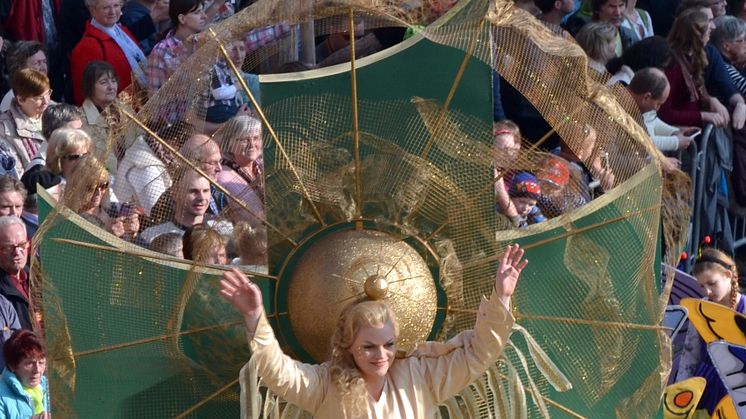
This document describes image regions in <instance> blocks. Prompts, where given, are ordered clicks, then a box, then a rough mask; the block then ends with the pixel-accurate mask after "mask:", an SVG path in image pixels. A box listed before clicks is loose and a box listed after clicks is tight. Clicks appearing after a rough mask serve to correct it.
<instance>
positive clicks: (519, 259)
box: [495, 244, 528, 308]
mask: <svg viewBox="0 0 746 419" xmlns="http://www.w3.org/2000/svg"><path fill="white" fill-rule="evenodd" d="M523 253H524V252H523V249H521V247H520V246H518V245H517V244H514V245H512V246H508V247H507V248H506V249H505V253H503V256H502V258H501V259H500V266H498V267H497V275H495V293H496V294H497V296H498V297H499V298H500V301H502V302H503V305H505V307H508V308H509V307H510V297H512V296H513V293H514V292H515V286H516V284H517V283H518V277H519V276H520V275H521V271H523V268H525V267H526V265H527V264H528V260H527V259H523Z"/></svg>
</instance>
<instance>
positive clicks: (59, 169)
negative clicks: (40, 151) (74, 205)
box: [46, 128, 92, 178]
mask: <svg viewBox="0 0 746 419" xmlns="http://www.w3.org/2000/svg"><path fill="white" fill-rule="evenodd" d="M91 144H92V140H91V137H90V136H88V134H86V132H85V131H83V130H79V129H74V128H60V129H58V130H56V131H54V132H53V133H52V137H51V138H50V139H49V145H48V146H47V162H46V166H47V169H49V171H50V172H52V173H54V174H56V175H61V176H62V177H63V178H67V177H68V176H70V174H71V173H72V170H73V169H74V168H75V166H76V165H77V164H78V160H80V159H81V158H82V157H85V156H87V155H88V153H89V151H90V149H91Z"/></svg>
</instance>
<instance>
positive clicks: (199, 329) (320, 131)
mask: <svg viewBox="0 0 746 419" xmlns="http://www.w3.org/2000/svg"><path fill="white" fill-rule="evenodd" d="M433 3H435V4H433ZM440 3H441V2H437V1H436V2H431V1H405V2H388V1H378V0H351V1H333V0H323V1H322V0H260V1H257V2H255V3H253V4H252V5H250V6H249V7H247V8H246V9H244V10H242V11H240V12H239V13H237V14H236V15H234V16H232V17H229V18H227V19H225V20H223V21H222V22H220V23H218V24H215V25H214V26H211V27H210V29H209V30H207V31H205V32H204V33H202V34H201V36H200V38H199V39H198V40H196V41H195V43H194V48H195V51H194V52H193V53H192V54H191V55H190V56H189V58H187V59H186V60H185V61H184V62H183V63H182V64H181V66H180V67H179V69H178V71H177V72H176V73H175V74H174V75H173V76H172V77H171V78H170V79H169V80H168V82H166V83H165V85H164V86H163V87H161V88H160V89H159V90H158V91H157V92H156V93H155V94H154V95H153V96H152V97H151V98H150V99H149V100H148V101H147V102H146V103H144V104H140V103H138V97H139V96H137V94H133V96H132V97H130V99H131V100H130V102H131V104H132V107H133V108H134V109H137V112H136V113H135V112H133V111H129V110H127V109H124V108H122V109H117V110H116V112H115V111H112V113H113V114H117V116H118V120H119V124H118V125H117V129H115V130H113V134H112V141H111V143H112V146H114V145H115V144H116V143H117V142H118V141H120V139H121V138H124V137H126V136H136V135H143V136H150V137H151V139H152V140H153V141H155V142H157V144H159V145H160V146H162V147H163V148H164V149H166V150H169V152H171V153H172V155H173V156H174V164H175V165H180V166H184V165H186V166H190V165H192V166H193V165H194V162H190V161H188V159H185V158H183V156H181V155H180V154H179V153H178V150H176V149H175V148H174V145H173V144H172V143H170V142H169V139H168V138H163V136H162V135H161V134H159V133H163V132H165V131H167V129H168V128H169V127H171V126H175V125H176V124H177V123H179V122H182V121H186V122H189V123H191V124H193V125H195V126H198V127H201V126H202V125H203V122H204V118H205V106H206V105H205V103H206V102H207V100H206V95H209V91H210V83H211V81H212V78H211V76H210V74H211V69H212V68H213V67H214V66H215V65H216V64H219V63H222V64H224V65H228V67H229V68H230V70H231V72H232V74H234V75H239V74H241V73H242V72H243V71H247V70H252V69H257V68H267V67H271V66H273V65H277V64H282V63H283V62H287V61H292V60H294V59H297V56H298V53H297V49H298V48H299V47H298V45H299V37H300V33H301V32H302V29H303V28H308V25H309V23H311V24H312V25H313V26H312V27H313V29H314V31H315V34H316V36H321V35H326V34H333V33H347V34H350V33H354V32H355V30H354V29H351V28H355V27H356V26H363V27H364V30H365V31H368V33H370V32H372V31H375V30H379V29H381V30H383V29H385V28H400V29H402V33H403V32H404V29H405V28H409V30H410V31H412V32H414V33H413V35H412V36H411V37H409V38H408V39H406V40H405V41H403V42H401V43H399V44H397V45H395V46H393V47H390V48H387V49H383V50H382V51H379V52H376V53H373V54H371V55H369V56H367V57H364V58H363V57H360V58H357V59H352V60H351V61H350V62H345V63H343V64H338V65H334V66H330V67H326V68H320V69H314V70H309V71H303V72H297V73H285V74H270V75H261V76H260V77H259V82H260V83H259V85H260V93H261V94H260V95H256V94H254V93H252V92H251V89H249V88H248V86H247V85H246V84H245V83H243V82H241V83H239V84H240V85H241V86H240V89H239V92H240V94H244V95H246V97H247V99H248V100H249V101H250V102H251V104H252V106H253V107H254V109H255V112H256V114H257V117H258V118H259V119H260V120H261V121H262V124H263V127H264V129H263V137H264V164H265V173H264V191H265V193H264V208H263V214H259V213H256V211H252V209H251V208H249V207H248V206H247V205H245V203H242V202H243V201H242V199H241V196H233V195H231V194H230V193H228V194H227V198H228V199H229V200H230V204H231V206H233V207H234V208H236V207H237V208H238V210H234V211H231V212H230V213H228V212H226V213H222V214H221V217H222V218H224V219H227V220H230V221H234V222H235V221H237V217H239V218H240V217H245V218H247V219H248V218H251V219H253V220H257V221H258V224H257V226H258V228H263V229H266V231H267V237H268V241H267V247H268V254H269V261H268V263H269V265H268V273H266V274H261V273H259V272H254V271H250V272H247V273H248V274H250V275H252V277H253V279H254V281H255V282H256V283H257V284H259V285H260V287H261V288H262V291H263V293H264V301H265V309H266V312H267V315H268V318H269V319H270V322H271V323H272V326H273V327H274V328H275V331H276V335H277V336H278V339H279V340H280V342H281V345H282V347H283V349H284V350H285V351H286V352H287V353H288V354H290V355H291V356H293V357H295V358H296V359H300V360H303V361H305V362H323V361H324V359H325V357H326V356H327V354H328V342H329V336H330V335H331V330H332V328H333V327H334V323H335V320H336V318H337V315H338V313H339V312H340V311H341V310H342V308H343V307H344V306H345V305H346V304H348V303H349V302H350V301H353V300H355V299H359V298H373V299H383V300H385V301H387V302H388V303H390V304H391V305H392V307H393V308H394V311H395V312H396V314H397V317H398V318H399V321H400V329H401V330H402V336H401V339H400V346H401V349H402V350H408V349H411V348H412V347H413V345H414V344H415V343H416V342H418V341H422V340H425V339H431V340H441V341H442V340H445V339H447V338H449V337H452V336H454V335H455V334H457V333H458V332H460V331H462V330H465V329H468V328H471V327H472V325H473V323H474V319H475V313H476V311H475V310H476V308H477V307H478V304H479V301H480V298H481V296H482V295H483V294H488V293H489V292H490V289H491V287H492V284H493V278H494V274H495V269H496V266H497V263H498V261H497V259H498V255H500V254H501V252H502V249H503V248H504V247H505V246H506V245H507V244H510V243H520V244H521V245H522V246H523V247H524V248H526V249H527V253H526V254H527V258H528V259H529V260H530V261H531V263H530V264H529V266H528V268H526V270H525V271H524V273H523V275H522V280H521V282H520V286H519V289H518V291H517V294H516V295H515V297H514V300H513V303H514V316H515V318H516V320H517V326H516V331H515V333H513V335H512V338H511V343H510V344H509V345H508V346H507V347H506V348H505V352H504V354H503V356H502V357H501V359H500V361H499V362H498V363H496V364H495V365H494V366H493V367H492V368H490V370H489V371H488V372H487V373H486V374H485V375H484V376H483V377H482V379H480V380H479V381H477V382H475V383H474V384H473V385H471V386H470V387H468V388H467V389H465V390H464V391H463V392H462V393H461V394H460V395H458V396H456V397H454V398H453V399H452V400H450V401H449V402H448V403H446V404H445V405H444V406H442V408H441V412H442V415H443V417H451V418H457V417H480V418H484V417H501V418H504V417H575V418H579V417H598V413H599V412H604V416H608V417H612V416H616V417H619V418H626V417H641V418H648V417H651V416H652V415H654V414H656V412H658V411H659V409H660V406H661V401H662V397H663V392H664V386H665V384H666V380H667V375H668V371H669V369H670V345H669V338H668V337H667V335H666V329H665V328H663V327H661V326H660V322H661V320H662V318H663V313H664V308H665V303H666V301H667V296H666V294H667V291H666V290H665V289H663V290H662V289H661V285H660V284H661V282H662V281H661V278H659V276H658V274H657V272H658V269H657V268H656V267H657V266H660V262H661V253H660V241H659V237H660V232H661V231H662V232H663V236H664V237H665V240H666V244H667V245H668V246H669V247H670V248H676V247H677V246H680V245H681V243H682V240H683V234H682V231H683V228H684V226H685V225H686V223H687V219H686V216H685V214H686V213H687V212H686V204H687V202H688V191H689V186H688V183H687V180H686V179H685V178H684V177H683V175H682V174H681V173H678V172H674V173H669V174H667V175H665V176H663V175H662V174H661V170H660V166H659V155H658V153H657V151H656V150H655V149H654V147H653V145H652V143H651V142H650V140H649V138H648V137H647V136H646V134H645V132H644V129H643V128H642V127H641V126H640V125H639V124H638V122H637V121H638V120H640V117H639V113H638V112H637V111H636V110H635V107H634V103H633V102H632V101H631V98H630V97H629V96H628V95H626V93H625V92H624V90H623V89H622V88H620V87H607V86H605V85H604V80H602V77H600V76H599V75H598V74H596V73H594V72H595V70H593V69H591V68H589V67H588V59H587V57H586V56H585V54H584V53H583V51H582V50H581V48H580V47H578V46H577V45H576V44H575V43H573V42H572V41H568V40H567V38H565V37H564V36H562V35H561V34H557V33H556V32H554V31H552V30H549V29H547V28H546V27H544V26H543V25H542V24H541V23H539V22H538V21H537V20H536V19H534V18H533V17H532V16H530V15H529V14H527V13H526V12H524V11H523V10H520V9H518V8H517V7H515V5H514V4H513V3H512V2H509V1H502V0H497V1H495V2H484V1H469V0H462V1H460V2H458V3H456V4H455V5H454V6H453V7H452V8H450V10H448V11H447V12H445V13H443V10H441V9H440V8H438V7H434V6H435V5H439V4H440ZM441 14H442V15H441ZM423 23H424V24H426V25H423ZM279 24H282V25H287V26H288V27H289V28H291V31H290V34H289V35H288V36H286V37H283V38H281V39H279V40H274V41H272V42H269V43H267V44H266V45H263V46H261V47H260V48H258V49H256V50H253V51H249V53H248V55H247V56H246V57H245V58H244V59H243V60H242V61H240V62H234V61H235V58H233V57H231V53H230V45H232V44H233V43H234V42H243V41H244V40H245V39H246V37H247V35H248V34H250V33H251V31H252V30H254V29H257V28H262V27H266V26H269V25H279ZM348 38H351V39H350V45H349V51H352V52H354V51H356V47H355V42H358V41H360V42H362V41H361V40H362V39H363V38H362V37H361V38H360V39H355V36H352V37H350V36H348ZM352 55H353V56H354V55H355V54H354V53H353V54H352ZM494 72H497V73H499V74H500V75H501V76H502V77H503V78H504V80H505V81H506V82H508V83H510V84H511V85H512V86H513V87H514V88H515V89H517V90H518V91H519V92H520V93H521V94H522V95H523V96H524V97H525V98H526V99H527V100H528V101H530V102H531V103H532V104H533V105H534V106H535V107H536V108H537V109H538V111H539V112H540V113H541V115H542V116H543V118H544V119H545V120H547V121H548V122H549V124H550V125H551V126H552V129H553V132H556V133H557V134H558V135H559V136H560V137H561V138H562V140H563V141H564V142H565V143H566V144H567V146H568V147H569V149H571V150H572V151H573V152H574V153H575V154H576V155H577V156H578V157H580V158H581V160H582V162H583V163H585V165H586V166H588V167H591V166H593V165H595V164H598V163H599V162H600V161H602V160H603V162H604V165H606V167H607V168H610V169H612V170H613V173H614V176H615V182H614V183H615V186H614V187H613V188H611V189H610V190H608V191H606V193H604V194H602V195H601V196H600V197H597V198H596V199H594V200H592V201H590V202H588V203H587V204H586V205H583V206H580V207H579V208H576V209H572V210H567V211H565V213H564V214H562V215H560V216H558V217H556V218H552V219H550V220H549V221H546V222H543V223H540V224H536V225H533V226H530V227H528V228H525V229H520V230H519V229H515V228H514V227H513V226H512V224H511V223H510V222H509V221H508V220H507V219H505V218H503V217H500V216H498V215H497V214H496V212H495V195H494V188H495V183H496V179H500V178H502V177H503V176H504V175H506V174H507V173H510V172H514V171H518V170H526V171H536V170H537V168H538V166H539V165H540V162H541V161H542V159H543V158H544V157H545V155H544V153H542V152H540V151H539V146H540V144H528V143H525V144H523V149H522V151H521V152H520V153H519V154H518V155H517V156H506V155H503V154H501V153H499V152H495V149H494V148H493V147H492V138H493V131H492V119H493V112H492V109H493V108H492V106H493V103H492V78H493V74H494ZM239 79H241V80H243V78H242V77H239ZM255 96H260V97H261V100H259V98H258V97H255ZM550 134H552V132H549V133H547V138H548V136H549V135H550ZM215 135H216V138H217V137H219V136H220V131H218V133H216V134H215ZM176 136H178V135H176ZM115 181H116V180H115ZM216 186H217V185H216ZM224 192H227V191H224ZM563 192H564V193H566V194H567V195H569V196H570V197H577V196H580V195H581V194H582V192H581V188H580V183H579V182H578V181H577V180H575V181H572V182H569V183H568V185H567V187H566V189H565V190H564V191H563ZM42 195H44V194H42ZM44 198H45V201H44V202H46V203H47V204H46V206H45V207H44V208H43V209H42V212H43V215H44V216H45V218H46V219H45V222H44V225H43V226H42V228H41V229H40V231H39V233H37V237H36V238H35V241H34V244H35V247H34V249H35V250H36V253H37V255H36V257H35V258H34V263H33V269H32V270H33V272H34V281H35V282H34V289H35V301H36V302H37V304H35V307H34V308H35V309H36V310H37V311H39V312H40V314H41V315H42V318H43V322H44V328H45V330H46V340H47V342H48V359H49V367H48V374H49V378H50V380H51V386H52V389H53V394H54V399H53V406H54V408H53V411H54V412H55V415H57V416H62V417H111V418H116V417H179V418H182V417H211V418H217V417H237V416H238V415H239V414H240V412H241V410H243V412H244V414H246V415H250V414H251V413H256V414H259V413H262V415H263V416H266V417H274V416H283V417H293V416H292V415H295V414H297V415H301V414H302V412H298V411H297V410H296V409H294V407H293V406H290V405H288V404H286V403H285V402H284V401H283V400H282V399H281V398H279V397H277V396H276V395H273V394H271V392H267V391H265V390H263V389H262V388H261V383H260V382H259V383H257V382H253V381H252V380H251V379H250V378H251V377H250V374H249V375H248V376H243V375H242V376H239V370H241V368H242V366H243V365H244V364H245V363H246V361H247V360H248V359H249V353H248V349H247V344H246V338H245V333H244V330H243V324H242V321H241V319H240V317H239V316H238V314H237V313H236V312H235V311H234V310H232V308H231V307H230V306H229V305H228V304H227V303H225V302H224V301H223V300H222V299H221V298H220V297H219V295H218V291H217V290H218V287H219V284H218V277H219V275H220V274H221V272H222V271H223V270H224V269H226V268H225V267H224V266H217V265H203V264H199V263H193V262H191V261H185V260H180V259H177V258H174V257H169V256H165V255H162V254H159V253H155V252H151V251H149V250H145V249H144V248H141V247H138V246H135V245H133V244H129V243H126V242H124V241H121V240H119V239H117V238H116V237H114V236H112V235H110V234H108V233H106V232H104V231H103V230H101V229H100V228H97V227H94V226H93V225H91V224H90V223H88V222H86V221H85V220H83V219H82V218H81V217H79V216H78V215H77V214H73V213H72V212H71V211H69V210H68V209H67V208H65V207H64V206H62V205H54V204H53V200H52V199H51V198H49V197H48V196H46V195H45V196H44ZM237 214H243V215H237ZM265 214H266V215H265ZM151 215H157V214H151ZM673 253H675V254H677V252H672V254H673ZM669 262H675V261H669ZM661 292H663V295H664V298H662V299H661ZM246 377H249V378H246ZM241 381H243V383H241ZM241 384H243V387H242V386H241ZM242 408H243V409H242Z"/></svg>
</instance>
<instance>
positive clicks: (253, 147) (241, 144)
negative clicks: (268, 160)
mask: <svg viewBox="0 0 746 419" xmlns="http://www.w3.org/2000/svg"><path fill="white" fill-rule="evenodd" d="M262 153H263V151H262V131H261V130H254V131H252V132H250V133H248V134H247V135H246V136H244V137H243V138H240V139H238V140H236V142H235V145H234V146H233V158H234V159H235V163H236V164H237V165H239V166H246V165H248V164H249V163H251V162H253V161H256V160H259V159H261V158H262Z"/></svg>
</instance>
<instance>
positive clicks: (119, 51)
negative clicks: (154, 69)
mask: <svg viewBox="0 0 746 419" xmlns="http://www.w3.org/2000/svg"><path fill="white" fill-rule="evenodd" d="M86 6H87V7H88V10H89V11H90V12H91V20H90V21H89V22H88V23H87V24H86V28H85V33H84V34H83V38H82V39H81V40H80V42H79V43H78V45H76V46H75V48H74V49H73V52H72V54H71V55H70V73H71V75H72V80H73V98H74V100H75V104H76V105H80V104H81V103H83V99H84V97H83V88H82V80H83V71H84V70H85V68H86V66H87V65H88V63H90V62H91V61H94V60H98V61H106V62H108V63H110V64H111V66H112V67H114V72H115V73H116V75H117V78H118V79H119V89H118V90H117V93H119V92H121V91H122V90H123V89H124V88H126V87H127V86H129V85H130V84H131V83H132V82H133V81H134V80H136V81H137V82H138V83H140V84H141V85H143V86H145V73H144V72H143V66H144V65H145V62H146V61H145V54H143V52H142V50H141V49H140V47H139V45H138V44H137V40H136V39H135V37H134V36H132V34H131V33H130V32H129V31H128V30H127V29H126V28H125V27H123V26H122V25H120V24H119V23H118V21H119V17H120V16H121V15H122V5H121V3H120V0H86ZM133 74H134V76H135V77H134V79H133V77H132V75H133Z"/></svg>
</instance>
